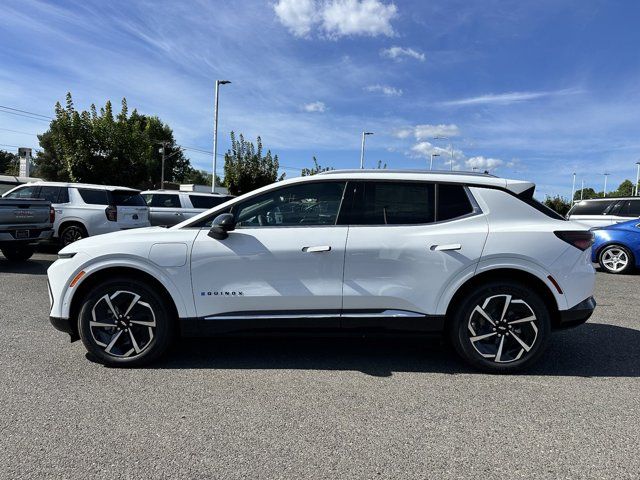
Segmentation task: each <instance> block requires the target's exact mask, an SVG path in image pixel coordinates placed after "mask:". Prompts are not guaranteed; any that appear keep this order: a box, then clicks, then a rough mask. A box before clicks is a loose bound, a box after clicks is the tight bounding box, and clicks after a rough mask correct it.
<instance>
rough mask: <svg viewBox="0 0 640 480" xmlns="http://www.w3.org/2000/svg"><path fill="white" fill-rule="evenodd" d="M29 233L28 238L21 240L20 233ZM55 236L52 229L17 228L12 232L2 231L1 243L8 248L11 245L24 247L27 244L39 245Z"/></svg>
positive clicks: (0, 235) (0, 232)
mask: <svg viewBox="0 0 640 480" xmlns="http://www.w3.org/2000/svg"><path fill="white" fill-rule="evenodd" d="M24 230H26V231H27V232H28V236H27V237H24V238H19V235H18V233H17V232H18V231H24ZM52 235H53V230H52V229H51V228H48V229H45V230H43V229H41V228H29V227H25V228H16V229H11V230H3V231H0V243H2V244H3V245H6V246H11V245H21V244H22V245H23V244H25V243H38V242H43V241H45V240H48V239H50V238H51V236H52Z"/></svg>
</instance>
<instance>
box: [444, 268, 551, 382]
mask: <svg viewBox="0 0 640 480" xmlns="http://www.w3.org/2000/svg"><path fill="white" fill-rule="evenodd" d="M507 298H509V299H510V300H509V303H508V307H507V308H506V315H504V320H503V321H501V318H500V317H502V316H503V312H504V311H505V305H506V304H507V302H506V300H507ZM476 307H479V308H480V309H481V310H482V311H483V312H484V313H486V314H487V315H488V317H489V319H487V317H486V316H484V315H483V314H482V313H481V312H480V311H478V310H477V308H476ZM532 316H533V317H534V319H533V320H528V319H529V318H531V317H532ZM518 320H525V321H524V322H518ZM492 322H493V323H492ZM449 326H450V328H449V338H450V340H451V343H452V345H453V347H454V348H455V350H456V352H457V353H458V355H460V356H461V357H462V358H463V359H464V360H465V361H467V362H468V363H469V364H471V365H472V366H473V367H474V368H477V369H478V370H482V371H485V372H492V373H509V372H516V371H518V370H522V369H524V368H527V367H529V366H531V365H532V364H533V363H535V361H536V360H537V359H538V358H539V357H540V355H542V353H543V352H544V350H545V348H546V346H547V344H548V342H549V336H550V334H551V316H550V313H549V309H548V307H547V305H546V304H545V302H544V300H543V299H542V298H541V297H540V295H539V294H538V293H536V292H535V291H533V290H531V289H529V288H527V287H526V286H524V285H522V284H520V283H515V282H509V281H495V282H490V283H488V284H487V285H484V286H482V287H481V288H478V289H476V290H473V291H472V292H470V293H469V294H467V296H466V297H464V298H461V299H460V301H459V306H458V308H457V309H456V310H455V312H454V314H453V317H452V318H451V323H450V324H449ZM472 338H473V339H475V340H472ZM517 340H519V341H520V342H523V343H524V345H526V347H528V350H527V349H526V348H525V347H523V345H522V344H521V343H519V341H517Z"/></svg>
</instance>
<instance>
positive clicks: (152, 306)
mask: <svg viewBox="0 0 640 480" xmlns="http://www.w3.org/2000/svg"><path fill="white" fill-rule="evenodd" d="M138 295H139V297H140V298H138V299H137V300H136V299H135V297H136V296H138ZM105 297H108V298H109V302H110V303H111V306H112V307H113V308H111V306H109V302H107V301H106V299H105ZM134 300H135V304H134ZM129 306H132V307H131V308H129ZM127 309H129V310H130V311H129V312H128V313H129V314H128V315H126V316H125V315H124V314H126V313H127ZM172 312H173V309H172V308H171V307H170V306H169V305H167V302H166V301H165V300H164V299H163V298H162V296H161V295H160V294H159V293H157V292H156V291H154V289H153V288H151V287H149V286H147V285H145V284H143V283H141V282H135V283H134V282H132V281H131V280H128V279H126V278H115V279H112V280H108V281H106V282H104V283H102V284H100V285H98V286H97V287H96V288H94V289H93V290H92V291H91V292H90V293H89V294H88V295H87V296H86V297H85V298H84V300H83V302H82V307H81V309H80V315H79V317H78V332H79V333H80V338H81V339H82V343H84V346H85V347H86V349H87V350H88V351H89V353H91V354H92V355H93V356H94V357H95V358H96V359H97V361H98V362H100V363H102V364H104V365H109V366H113V367H137V366H141V365H145V364H148V363H150V362H153V361H154V360H157V359H158V358H159V357H160V356H161V355H162V354H163V353H165V352H166V351H167V349H168V348H169V346H170V344H171V341H172V340H173V336H174V335H173V333H174V323H175V322H174V318H173V313H172ZM94 315H95V317H94ZM94 318H95V321H97V322H98V323H99V324H102V325H106V324H108V325H110V324H113V326H112V327H111V326H109V327H107V326H102V325H98V326H96V325H95V322H94ZM139 322H142V323H143V324H140V323H139ZM151 323H154V324H155V326H153V327H152V326H151V325H150V324H151ZM116 336H118V338H115V337H116ZM138 350H139V351H138Z"/></svg>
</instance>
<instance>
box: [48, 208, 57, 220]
mask: <svg viewBox="0 0 640 480" xmlns="http://www.w3.org/2000/svg"><path fill="white" fill-rule="evenodd" d="M55 219H56V211H55V209H54V208H53V207H49V223H53V222H54V221H55Z"/></svg>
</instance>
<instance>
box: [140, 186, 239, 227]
mask: <svg viewBox="0 0 640 480" xmlns="http://www.w3.org/2000/svg"><path fill="white" fill-rule="evenodd" d="M142 196H143V197H144V199H145V201H146V202H147V205H148V206H149V209H150V212H149V214H150V220H151V225H153V226H157V225H162V226H172V225H176V224H178V223H180V222H182V221H184V220H187V219H189V218H191V217H193V216H195V215H197V214H198V213H202V212H204V211H205V210H208V209H210V208H213V207H217V206H218V205H220V204H221V203H224V202H226V201H227V200H231V199H232V198H234V197H233V196H232V195H221V194H217V193H196V192H182V191H178V190H147V191H144V192H142Z"/></svg>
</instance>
